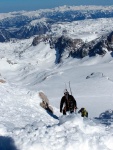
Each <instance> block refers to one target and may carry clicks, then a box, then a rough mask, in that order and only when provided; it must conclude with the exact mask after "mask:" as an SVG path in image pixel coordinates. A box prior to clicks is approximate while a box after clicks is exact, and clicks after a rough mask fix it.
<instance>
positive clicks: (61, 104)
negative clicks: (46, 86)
mask: <svg viewBox="0 0 113 150" xmlns="http://www.w3.org/2000/svg"><path fill="white" fill-rule="evenodd" d="M62 107H63V97H62V99H61V102H60V112H62Z"/></svg>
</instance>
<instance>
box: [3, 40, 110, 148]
mask: <svg viewBox="0 0 113 150" xmlns="http://www.w3.org/2000/svg"><path fill="white" fill-rule="evenodd" d="M32 40H33V38H31V39H26V40H21V41H15V42H12V41H11V42H8V43H0V150H8V149H9V150H62V149H63V150H68V149H70V150H75V149H77V150H82V149H84V150H91V149H93V150H113V109H112V106H113V94H112V89H113V69H112V66H113V57H112V55H111V52H107V54H106V55H104V56H99V55H96V56H95V57H90V58H89V57H85V58H83V59H72V58H68V59H64V60H63V62H62V64H58V65H55V63H54V61H55V50H54V49H50V48H49V45H48V44H46V43H43V42H41V43H40V44H39V45H37V46H36V47H33V46H32V45H31V43H32ZM2 81H4V82H2ZM69 81H70V82H71V89H72V93H73V96H74V97H75V99H76V101H77V106H78V110H79V109H80V108H81V107H85V108H86V109H87V110H88V112H89V118H81V116H80V114H78V113H77V112H76V113H75V114H71V115H70V114H68V115H67V116H62V114H61V113H60V112H59V104H60V99H61V97H62V96H63V90H64V88H65V86H67V88H68V90H69V86H68V83H69ZM39 91H43V92H44V93H45V94H46V95H47V96H48V98H49V100H50V104H51V106H52V107H53V108H54V115H50V114H48V113H47V112H46V111H45V110H44V109H42V108H41V107H40V106H39V103H40V102H41V99H40V98H39V96H38V92H39ZM78 110H77V111H78ZM55 115H56V116H58V117H59V120H58V119H56V117H55Z"/></svg>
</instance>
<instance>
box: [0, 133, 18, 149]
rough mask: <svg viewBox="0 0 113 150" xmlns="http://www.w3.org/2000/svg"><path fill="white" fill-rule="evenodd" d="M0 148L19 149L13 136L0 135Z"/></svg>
mask: <svg viewBox="0 0 113 150" xmlns="http://www.w3.org/2000/svg"><path fill="white" fill-rule="evenodd" d="M0 150H18V149H17V148H16V146H15V143H14V140H13V139H12V138H11V137H4V136H0Z"/></svg>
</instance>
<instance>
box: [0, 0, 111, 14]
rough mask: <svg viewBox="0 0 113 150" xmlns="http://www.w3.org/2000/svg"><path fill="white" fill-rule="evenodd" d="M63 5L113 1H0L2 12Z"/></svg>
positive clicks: (95, 3) (109, 2)
mask: <svg viewBox="0 0 113 150" xmlns="http://www.w3.org/2000/svg"><path fill="white" fill-rule="evenodd" d="M62 5H113V0H0V12H9V11H18V10H37V9H41V8H53V7H56V6H62Z"/></svg>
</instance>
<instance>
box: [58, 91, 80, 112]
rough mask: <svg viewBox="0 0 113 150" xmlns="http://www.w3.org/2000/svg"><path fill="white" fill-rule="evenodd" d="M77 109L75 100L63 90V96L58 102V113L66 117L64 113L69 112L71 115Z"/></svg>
mask: <svg viewBox="0 0 113 150" xmlns="http://www.w3.org/2000/svg"><path fill="white" fill-rule="evenodd" d="M76 109H77V104H76V100H75V99H74V97H73V96H72V95H70V94H69V92H68V91H67V89H65V90H64V96H63V97H62V98H61V102H60V112H61V113H62V112H63V115H66V112H67V111H69V112H70V113H73V112H74V111H75V110H76Z"/></svg>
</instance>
